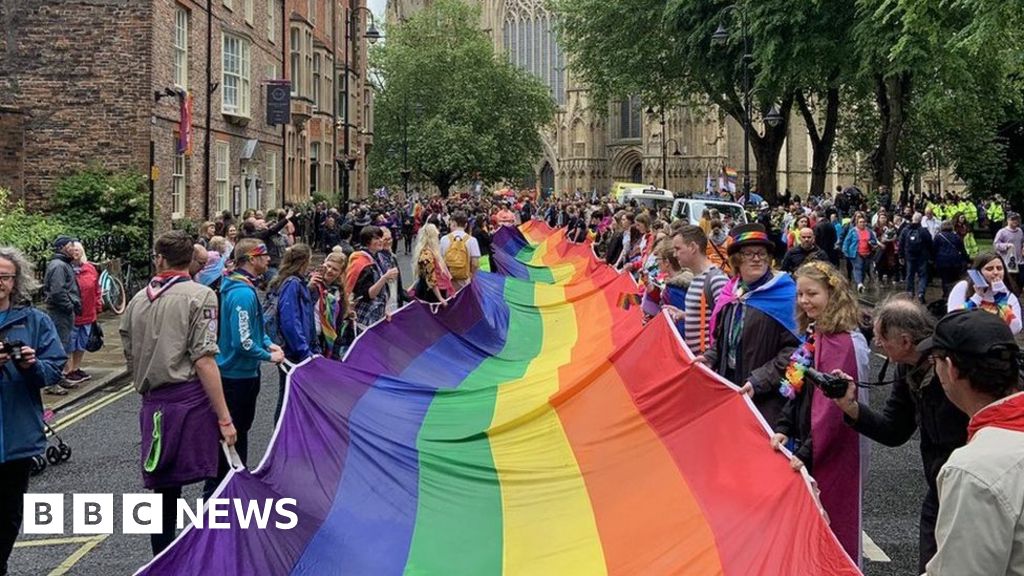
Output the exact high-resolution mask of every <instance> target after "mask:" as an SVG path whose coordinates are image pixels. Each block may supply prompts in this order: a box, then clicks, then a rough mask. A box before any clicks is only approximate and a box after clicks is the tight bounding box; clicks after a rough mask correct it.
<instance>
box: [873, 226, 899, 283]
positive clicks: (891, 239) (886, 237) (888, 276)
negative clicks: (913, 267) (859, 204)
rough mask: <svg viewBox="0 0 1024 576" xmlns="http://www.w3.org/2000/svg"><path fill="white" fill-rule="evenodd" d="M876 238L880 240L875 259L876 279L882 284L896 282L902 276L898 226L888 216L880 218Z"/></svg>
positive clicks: (876, 227)
mask: <svg viewBox="0 0 1024 576" xmlns="http://www.w3.org/2000/svg"><path fill="white" fill-rule="evenodd" d="M875 237H876V238H878V250H877V253H876V257H875V271H876V272H877V277H876V279H877V281H878V282H880V283H885V282H888V281H895V280H896V279H897V278H898V277H899V276H900V262H899V254H897V246H896V239H897V238H898V234H897V231H896V226H895V225H894V224H893V223H892V222H890V221H889V217H888V216H885V215H882V216H879V217H878V220H877V224H876V225H875Z"/></svg>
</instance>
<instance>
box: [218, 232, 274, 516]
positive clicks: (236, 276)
mask: <svg viewBox="0 0 1024 576" xmlns="http://www.w3.org/2000/svg"><path fill="white" fill-rule="evenodd" d="M234 256H235V263H236V267H235V270H234V271H233V272H232V273H231V274H230V275H228V276H226V277H225V278H224V279H223V280H222V282H221V290H220V314H219V324H220V331H219V338H218V339H217V343H218V348H219V354H218V355H217V366H218V367H219V368H220V374H221V378H222V381H223V388H224V398H225V400H226V402H227V406H228V409H229V410H230V412H231V415H232V417H233V418H234V425H235V428H236V430H237V434H238V442H237V444H236V446H235V449H236V451H237V452H238V456H239V457H240V458H241V460H242V462H243V463H246V462H248V458H249V429H250V428H252V423H253V420H255V418H256V400H257V398H258V397H259V393H260V364H261V363H262V362H274V363H280V362H281V361H282V360H283V359H284V352H283V350H282V349H281V347H280V346H278V345H276V344H274V343H273V342H272V341H271V339H270V337H269V336H268V335H267V333H266V332H265V328H264V325H265V322H264V316H263V308H262V306H261V305H260V300H259V294H258V292H257V285H258V282H259V279H260V278H262V277H263V275H264V274H265V273H266V271H267V266H268V265H269V263H270V256H269V255H268V254H267V246H266V245H265V244H264V243H263V242H261V241H259V240H257V239H256V238H244V239H242V240H239V242H238V245H237V246H235V254H234ZM227 471H228V463H227V460H226V459H225V458H224V456H223V455H220V456H219V466H218V470H217V475H216V476H215V479H212V480H209V481H207V483H206V488H205V490H204V492H205V494H206V495H207V496H209V495H210V494H212V493H213V490H214V489H215V488H216V487H217V484H218V483H219V482H220V480H221V479H222V478H224V476H225V475H226V474H227Z"/></svg>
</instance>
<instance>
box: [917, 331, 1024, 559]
mask: <svg viewBox="0 0 1024 576" xmlns="http://www.w3.org/2000/svg"><path fill="white" fill-rule="evenodd" d="M918 350H919V351H920V352H921V353H922V354H927V355H928V356H929V357H930V358H931V360H932V361H933V362H934V363H935V373H936V374H937V375H938V378H939V381H940V382H941V383H942V388H943V389H944V390H945V391H946V396H947V397H948V398H949V400H950V402H952V403H953V404H955V405H956V406H957V407H958V408H960V410H962V411H963V412H964V413H966V414H967V415H968V416H969V417H970V423H969V424H968V427H967V445H966V446H964V447H963V448H959V449H957V450H956V451H954V452H953V454H951V455H950V457H949V459H948V460H947V461H946V463H945V464H944V465H943V466H942V470H941V471H940V472H939V478H938V482H937V483H938V489H939V516H938V519H937V521H936V525H935V539H936V543H937V547H938V550H937V551H936V553H935V556H934V557H933V558H932V559H931V561H930V562H928V565H927V569H926V576H960V575H961V574H985V575H986V576H1004V575H1005V576H1012V575H1017V574H1020V573H1021V567H1022V566H1024V474H1021V470H1022V469H1024V393H1022V392H1021V382H1020V369H1021V356H1020V348H1019V347H1018V345H1017V342H1016V340H1015V339H1014V337H1013V334H1011V333H1010V330H1009V329H1008V328H1007V326H1006V324H1005V323H1004V322H1000V321H998V320H997V319H996V318H994V317H993V316H992V315H990V314H982V313H980V312H970V311H968V312H955V313H953V314H950V315H949V316H946V317H945V318H943V319H942V320H941V321H939V323H938V325H936V326H935V334H934V336H932V337H931V338H929V339H927V340H925V341H924V342H922V343H921V344H920V346H919V348H918Z"/></svg>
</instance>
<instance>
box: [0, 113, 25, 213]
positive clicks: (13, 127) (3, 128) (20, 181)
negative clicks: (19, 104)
mask: <svg viewBox="0 0 1024 576" xmlns="http://www.w3.org/2000/svg"><path fill="white" fill-rule="evenodd" d="M24 120H25V117H24V116H23V115H22V114H21V113H20V112H18V111H16V110H12V109H3V108H0V188H7V189H9V190H13V191H14V193H15V198H18V197H20V194H21V193H22V192H23V191H24V169H25V150H24V140H25V129H24Z"/></svg>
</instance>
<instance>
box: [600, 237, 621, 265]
mask: <svg viewBox="0 0 1024 576" xmlns="http://www.w3.org/2000/svg"><path fill="white" fill-rule="evenodd" d="M621 254H622V232H616V233H615V234H612V237H611V239H609V240H608V250H607V252H606V253H605V256H604V261H605V262H607V263H609V264H615V263H616V262H618V261H619V256H620V255H621Z"/></svg>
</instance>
